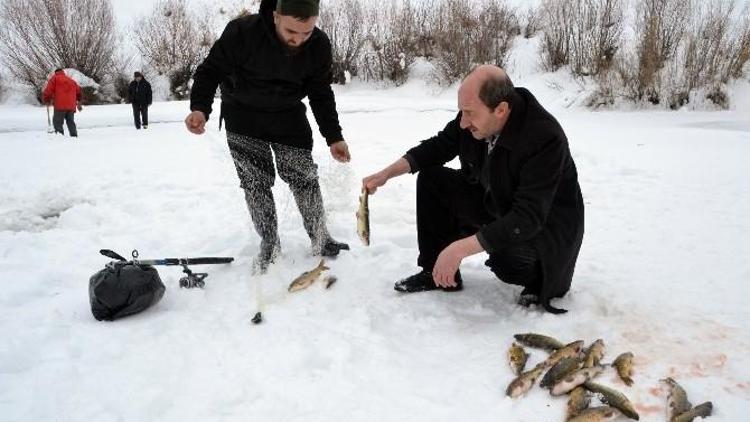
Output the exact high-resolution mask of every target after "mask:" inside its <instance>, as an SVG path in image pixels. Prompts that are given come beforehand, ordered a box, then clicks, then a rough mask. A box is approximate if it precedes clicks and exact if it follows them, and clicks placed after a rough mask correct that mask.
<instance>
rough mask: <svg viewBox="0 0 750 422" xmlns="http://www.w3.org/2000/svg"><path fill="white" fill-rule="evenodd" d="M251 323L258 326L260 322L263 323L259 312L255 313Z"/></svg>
mask: <svg viewBox="0 0 750 422" xmlns="http://www.w3.org/2000/svg"><path fill="white" fill-rule="evenodd" d="M252 321H253V324H260V323H261V322H263V315H262V314H261V313H260V312H258V313H256V314H255V316H254V317H253V319H252Z"/></svg>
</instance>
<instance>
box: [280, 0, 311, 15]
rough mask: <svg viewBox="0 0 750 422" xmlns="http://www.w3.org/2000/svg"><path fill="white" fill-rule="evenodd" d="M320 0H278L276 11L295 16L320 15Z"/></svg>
mask: <svg viewBox="0 0 750 422" xmlns="http://www.w3.org/2000/svg"><path fill="white" fill-rule="evenodd" d="M319 3H320V0H278V3H277V4H276V11H277V12H279V13H281V14H282V15H287V16H295V17H303V18H306V17H310V16H318V5H319Z"/></svg>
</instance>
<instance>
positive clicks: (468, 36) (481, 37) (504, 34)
mask: <svg viewBox="0 0 750 422" xmlns="http://www.w3.org/2000/svg"><path fill="white" fill-rule="evenodd" d="M434 30H435V67H436V75H435V76H436V80H437V81H438V82H439V83H441V84H451V83H453V82H455V81H456V80H460V79H461V78H463V77H465V76H466V75H467V74H468V73H469V72H470V71H471V70H472V69H473V68H474V67H475V66H476V65H479V64H494V65H497V66H504V64H505V61H506V59H507V55H508V52H509V50H510V47H511V46H512V43H513V38H514V37H515V36H517V35H519V34H520V32H521V31H520V26H519V24H518V18H517V17H516V14H515V11H513V10H512V9H511V8H509V7H508V6H507V5H506V4H505V2H504V1H503V0H484V1H482V2H481V3H471V2H466V1H462V0H445V1H444V2H442V3H441V4H440V5H439V7H438V14H437V16H436V23H435V28H434Z"/></svg>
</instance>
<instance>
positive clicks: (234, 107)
mask: <svg viewBox="0 0 750 422" xmlns="http://www.w3.org/2000/svg"><path fill="white" fill-rule="evenodd" d="M317 16H318V0H278V2H277V1H276V0H263V1H262V2H261V4H260V11H259V13H258V14H254V15H246V16H243V17H239V18H237V19H235V20H233V21H231V22H229V24H228V25H227V27H226V29H224V33H223V34H222V35H221V38H219V40H218V41H216V43H215V44H214V45H213V47H212V48H211V51H210V53H209V55H208V57H207V58H206V60H204V62H203V63H202V64H201V65H200V66H198V69H197V70H196V72H195V75H194V77H193V78H194V83H193V89H192V93H191V97H190V109H191V111H192V112H191V113H190V114H189V115H188V116H187V118H186V119H185V124H186V125H187V128H188V130H189V131H190V132H192V133H195V134H202V133H203V132H204V131H205V124H206V120H207V119H208V117H209V115H210V113H211V105H212V103H213V101H214V95H215V92H216V87H217V86H218V85H219V84H221V99H222V102H221V116H220V117H219V119H220V120H221V119H222V118H223V119H224V120H225V121H226V129H227V142H228V144H229V150H230V152H231V154H232V158H233V159H234V164H235V167H236V168H237V173H238V175H239V178H240V185H241V187H242V188H243V189H244V191H245V199H246V201H247V206H248V209H249V210H250V216H251V218H252V221H253V225H254V226H255V230H256V231H257V232H258V234H259V235H260V238H261V244H260V252H259V254H258V256H257V258H256V259H255V262H254V270H255V271H256V272H259V273H264V272H265V271H266V269H267V268H268V265H269V264H270V263H272V262H273V261H274V259H275V258H276V257H277V255H278V254H279V252H280V242H279V235H278V229H277V218H276V206H275V203H274V199H273V194H272V192H271V187H272V186H273V184H274V181H275V179H276V171H275V169H274V157H273V156H272V152H273V155H274V156H275V161H276V168H277V169H278V172H279V177H280V178H281V180H283V181H284V182H286V183H287V184H288V185H289V188H290V189H291V191H292V193H293V194H294V199H295V201H296V202H297V207H298V208H299V211H300V213H301V214H302V220H303V223H304V226H305V230H306V231H307V234H308V236H309V237H310V241H311V242H312V248H313V253H315V254H319V255H322V256H336V255H338V253H339V252H340V251H341V250H348V249H349V246H348V245H347V244H345V243H340V242H337V241H335V240H333V239H332V238H331V235H330V234H329V233H328V229H327V228H326V221H325V211H324V208H323V198H322V196H321V192H320V184H319V183H318V171H317V168H318V167H317V165H316V164H315V163H314V162H313V158H312V152H311V151H312V129H311V128H310V123H309V122H308V120H307V116H306V107H305V105H304V104H303V103H302V99H303V98H305V97H308V98H309V101H310V107H311V108H312V111H313V114H314V116H315V120H316V121H317V123H318V127H319V128H320V133H321V134H322V135H323V137H324V138H325V139H326V143H327V144H328V146H329V148H330V152H331V155H332V156H333V158H334V159H336V160H337V161H340V162H348V161H349V160H350V155H349V149H348V147H347V145H346V142H345V141H344V138H343V136H342V134H341V126H340V125H339V120H338V113H337V112H336V101H335V99H334V95H333V91H332V90H331V62H332V58H331V57H332V53H331V43H330V41H329V39H328V36H327V35H326V34H325V33H324V32H323V31H321V30H320V29H318V28H316V27H315V24H316V22H317Z"/></svg>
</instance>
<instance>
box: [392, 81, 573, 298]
mask: <svg viewBox="0 0 750 422" xmlns="http://www.w3.org/2000/svg"><path fill="white" fill-rule="evenodd" d="M460 120H461V114H460V113H459V115H458V116H457V117H456V119H455V120H453V121H451V122H450V123H448V125H447V126H446V127H445V129H443V130H442V131H441V132H439V133H438V134H437V136H434V137H432V138H430V139H427V140H425V141H423V142H422V143H421V144H420V145H418V146H416V147H414V148H412V149H411V150H409V151H408V152H407V154H406V158H407V160H408V161H409V162H410V165H411V166H412V172H415V171H418V170H419V169H424V168H427V167H430V166H441V165H443V164H445V163H447V162H448V161H450V160H452V159H453V158H455V157H456V156H458V157H459V160H460V162H461V171H462V174H463V175H464V176H465V177H466V178H467V179H468V180H469V181H470V182H472V183H479V180H480V176H481V171H482V169H483V167H484V165H485V164H486V165H488V166H489V168H488V169H487V170H488V172H489V196H490V199H491V201H492V205H493V208H494V210H491V211H492V212H493V213H494V214H495V216H496V218H495V220H494V221H493V222H491V223H490V224H487V225H485V226H483V227H482V228H481V229H480V230H479V232H478V233H477V237H478V239H479V242H480V243H481V244H482V246H483V247H484V248H485V250H486V251H487V252H489V253H492V252H493V251H494V250H499V249H502V248H504V247H508V246H513V245H514V244H520V243H525V242H528V243H530V244H531V245H533V247H534V248H536V250H537V251H538V253H539V256H540V259H541V264H542V274H543V284H542V291H541V297H540V300H541V302H542V303H543V304H544V305H545V307H549V300H550V299H551V298H553V297H562V296H563V295H565V294H566V293H567V292H568V290H569V289H570V285H571V281H572V278H573V270H574V268H575V264H576V260H577V259H578V253H579V251H580V249H581V243H582V241H583V228H584V206H583V197H582V194H581V188H580V186H579V184H578V173H577V170H576V166H575V163H574V162H573V158H572V156H571V154H570V149H569V147H568V140H567V138H566V136H565V132H564V131H563V129H562V127H561V126H560V124H559V123H558V122H557V120H556V119H555V118H554V117H553V116H552V115H551V114H550V113H549V112H547V110H545V109H544V108H543V107H542V106H541V105H540V104H539V102H538V101H537V100H536V98H535V97H534V96H533V95H532V94H531V93H530V92H529V91H528V90H526V89H524V88H516V93H515V95H514V99H513V106H512V109H511V114H510V118H509V119H508V122H507V123H506V125H505V127H504V128H503V130H502V132H501V133H500V137H499V140H498V141H497V144H496V145H495V147H494V149H493V150H492V152H491V153H490V154H489V155H488V153H487V142H484V141H479V140H476V139H474V138H473V137H472V135H471V132H470V131H468V130H464V129H461V127H460V125H459V122H460Z"/></svg>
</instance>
